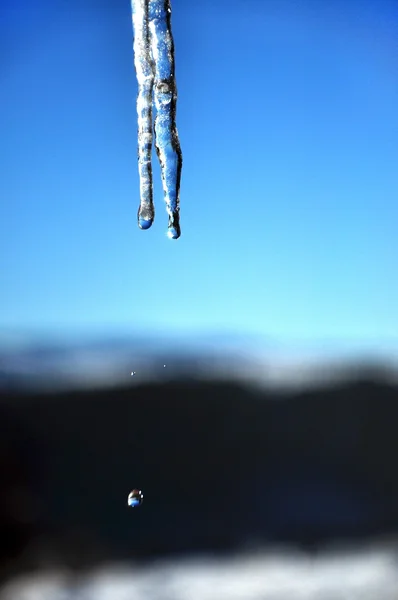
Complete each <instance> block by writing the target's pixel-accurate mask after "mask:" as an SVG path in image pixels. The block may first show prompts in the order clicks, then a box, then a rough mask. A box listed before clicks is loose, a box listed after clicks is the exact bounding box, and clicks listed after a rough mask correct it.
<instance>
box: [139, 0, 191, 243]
mask: <svg viewBox="0 0 398 600" xmlns="http://www.w3.org/2000/svg"><path fill="white" fill-rule="evenodd" d="M131 8H132V15H133V29H134V64H135V69H136V73H137V81H138V96H137V114H138V171H139V177H140V206H139V209H138V226H139V227H140V228H141V229H149V227H151V225H152V223H153V221H154V218H155V207H154V204H153V185H152V164H151V154H152V139H153V134H152V109H153V99H154V102H155V108H156V118H155V123H154V132H155V148H156V153H157V156H158V159H159V163H160V168H161V175H162V184H163V192H164V198H165V202H166V210H167V213H168V215H169V222H168V232H167V234H168V236H169V237H170V238H172V239H177V238H179V237H180V234H181V230H180V180H181V167H182V153H181V147H180V142H179V138H178V132H177V126H176V105H177V88H176V82H175V73H174V70H175V69H174V41H173V36H172V32H171V21H170V17H171V7H170V0H131Z"/></svg>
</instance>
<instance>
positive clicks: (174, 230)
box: [167, 227, 181, 240]
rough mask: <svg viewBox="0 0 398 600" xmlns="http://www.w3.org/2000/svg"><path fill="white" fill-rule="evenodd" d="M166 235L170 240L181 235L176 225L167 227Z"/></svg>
mask: <svg viewBox="0 0 398 600" xmlns="http://www.w3.org/2000/svg"><path fill="white" fill-rule="evenodd" d="M167 235H168V237H169V238H170V239H171V240H178V238H179V237H180V235H181V231H180V228H179V227H178V228H177V227H169V229H168V231H167Z"/></svg>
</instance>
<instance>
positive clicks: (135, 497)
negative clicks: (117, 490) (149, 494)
mask: <svg viewBox="0 0 398 600" xmlns="http://www.w3.org/2000/svg"><path fill="white" fill-rule="evenodd" d="M143 501H144V494H143V493H142V492H141V490H137V489H134V490H132V491H131V492H130V493H129V495H128V498H127V505H128V506H131V508H134V507H136V506H141V504H142V503H143Z"/></svg>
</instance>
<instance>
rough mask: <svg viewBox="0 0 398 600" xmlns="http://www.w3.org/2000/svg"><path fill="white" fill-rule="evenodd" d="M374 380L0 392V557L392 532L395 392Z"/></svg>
mask: <svg viewBox="0 0 398 600" xmlns="http://www.w3.org/2000/svg"><path fill="white" fill-rule="evenodd" d="M372 377H373V375H372ZM372 377H368V378H367V379H358V380H356V381H355V380H352V381H350V382H346V383H335V384H333V385H331V384H330V385H329V386H326V385H323V386H319V387H318V388H317V389H315V388H314V387H313V386H312V388H311V389H308V390H307V391H301V392H299V393H298V392H294V391H291V392H288V391H285V392H283V393H282V392H279V393H276V392H273V391H271V390H268V391H267V390H261V391H260V390H257V391H256V390H255V389H254V388H252V387H246V386H245V385H243V384H242V385H239V384H237V383H230V384H228V383H227V382H226V381H217V380H213V381H200V380H198V381H194V380H183V379H181V380H177V379H176V380H173V381H169V382H163V383H162V382H160V383H153V384H145V385H136V386H135V387H131V386H130V387H127V386H125V387H115V388H107V389H103V388H99V389H91V390H82V391H75V392H62V393H61V392H57V393H51V392H48V393H44V392H40V393H39V392H37V393H34V394H32V393H23V392H16V391H12V390H8V391H3V392H2V393H1V396H0V411H1V414H0V459H1V460H0V481H1V482H2V485H3V490H2V492H3V493H2V495H1V498H2V500H1V505H0V539H1V540H2V545H1V548H2V550H1V552H2V557H0V559H1V560H2V564H3V565H8V566H10V564H11V565H13V566H14V567H15V568H17V566H18V568H20V567H21V566H22V565H24V566H27V565H28V564H30V565H31V566H34V565H35V564H38V562H39V561H40V560H41V561H43V562H45V563H48V562H50V563H51V561H60V562H67V563H69V564H71V565H75V566H83V567H84V566H85V565H89V564H92V563H95V562H96V561H99V560H111V559H117V558H134V559H136V560H140V559H149V558H154V557H156V556H164V555H168V554H176V553H187V552H195V553H196V552H203V551H210V552H213V553H214V552H223V553H224V552H231V551H234V550H237V549H242V548H243V547H245V546H246V545H249V546H250V545H251V544H260V545H261V544H267V543H274V542H289V543H294V544H299V545H301V546H302V547H305V548H316V547H318V546H319V545H322V544H324V543H325V542H328V541H331V540H334V539H357V538H361V537H366V536H374V535H384V534H389V533H392V532H397V531H398V470H397V468H396V460H397V456H398V436H397V423H398V387H397V386H394V385H392V384H391V383H389V382H388V381H383V379H382V377H379V378H376V379H375V378H372ZM133 487H140V488H141V489H142V490H143V492H144V494H145V499H144V504H143V505H142V507H140V508H138V509H133V510H132V509H128V508H127V507H126V501H127V494H128V492H129V491H130V489H132V488H133ZM10 559H11V562H10ZM4 568H5V567H4Z"/></svg>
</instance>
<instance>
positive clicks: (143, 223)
mask: <svg viewBox="0 0 398 600" xmlns="http://www.w3.org/2000/svg"><path fill="white" fill-rule="evenodd" d="M152 223H153V219H143V218H142V217H138V227H139V228H140V229H149V228H150V227H151V226H152Z"/></svg>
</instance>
